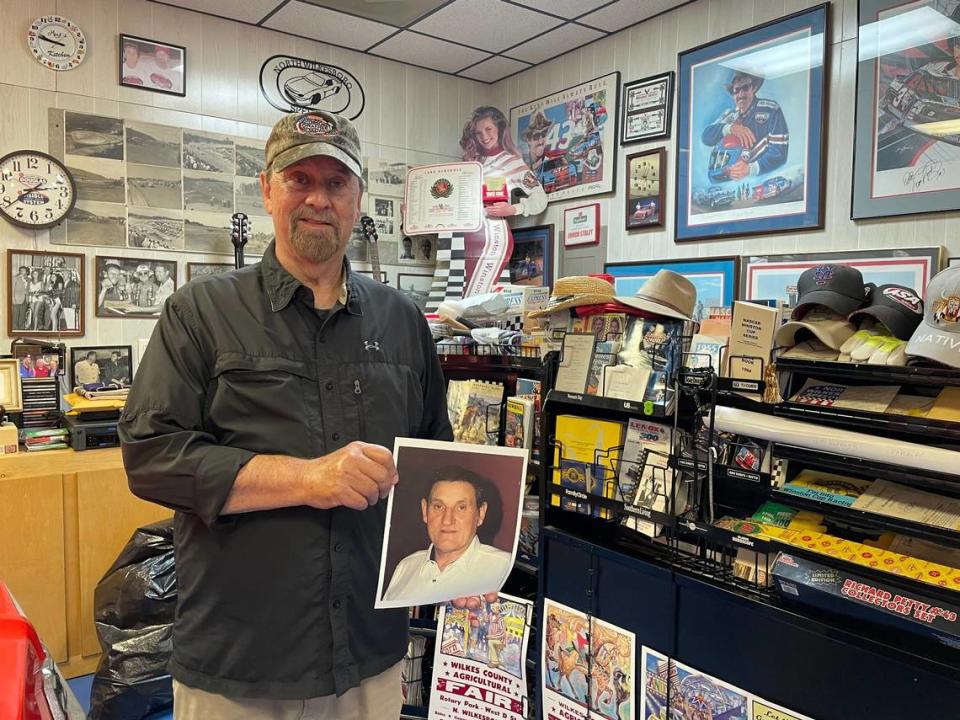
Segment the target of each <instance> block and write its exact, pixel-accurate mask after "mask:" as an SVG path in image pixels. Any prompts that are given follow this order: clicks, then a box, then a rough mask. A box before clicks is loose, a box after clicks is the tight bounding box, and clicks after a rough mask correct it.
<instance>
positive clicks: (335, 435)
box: [331, 432, 340, 440]
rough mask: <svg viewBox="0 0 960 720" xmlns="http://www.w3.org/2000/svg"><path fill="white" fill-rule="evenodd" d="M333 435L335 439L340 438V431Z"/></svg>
mask: <svg viewBox="0 0 960 720" xmlns="http://www.w3.org/2000/svg"><path fill="white" fill-rule="evenodd" d="M331 437H332V438H333V439H334V440H339V439H340V433H336V432H335V433H334V434H333V435H331Z"/></svg>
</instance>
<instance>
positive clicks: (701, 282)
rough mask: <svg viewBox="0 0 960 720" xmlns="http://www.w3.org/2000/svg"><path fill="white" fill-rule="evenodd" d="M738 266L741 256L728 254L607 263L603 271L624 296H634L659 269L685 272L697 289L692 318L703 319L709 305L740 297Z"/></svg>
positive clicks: (726, 304) (620, 294)
mask: <svg viewBox="0 0 960 720" xmlns="http://www.w3.org/2000/svg"><path fill="white" fill-rule="evenodd" d="M739 268H740V258H739V257H736V256H728V257H710V258H695V259H691V260H667V261H660V260H650V261H639V262H620V263H607V264H605V265H604V266H603V271H604V272H605V273H608V274H609V275H612V276H613V287H614V288H615V290H616V293H617V295H619V296H621V297H622V296H630V295H634V294H635V293H636V292H637V291H638V290H639V289H640V288H641V287H642V286H643V284H644V283H645V282H646V281H647V280H649V279H650V278H652V277H653V276H654V275H656V274H657V271H658V270H663V269H666V270H672V271H673V272H675V273H679V274H680V275H683V276H684V277H685V278H687V279H688V280H689V281H690V282H692V283H693V285H694V287H695V288H696V289H697V304H696V308H695V309H694V313H693V320H695V321H697V322H700V321H701V320H703V319H704V317H706V315H707V312H708V310H709V308H712V307H721V306H723V307H730V306H731V305H732V304H733V301H734V300H736V299H737V298H738V297H739V277H740V276H739Z"/></svg>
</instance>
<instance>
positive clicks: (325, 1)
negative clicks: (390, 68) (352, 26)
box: [303, 0, 446, 27]
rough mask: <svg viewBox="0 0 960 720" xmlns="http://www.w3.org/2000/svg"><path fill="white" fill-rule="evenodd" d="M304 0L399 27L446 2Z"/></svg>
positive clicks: (434, 0) (413, 0)
mask: <svg viewBox="0 0 960 720" xmlns="http://www.w3.org/2000/svg"><path fill="white" fill-rule="evenodd" d="M303 1H304V2H308V3H310V4H311V5H320V6H321V7H326V8H330V9H331V10H341V11H343V12H345V13H347V14H348V15H359V16H360V17H365V18H369V19H370V20H378V21H379V22H384V23H387V24H388V25H396V26H397V27H406V26H407V25H409V24H410V23H412V22H413V21H414V20H416V19H417V18H418V17H423V16H424V15H426V14H427V13H428V12H430V11H431V10H433V9H435V8H437V7H439V6H440V5H443V4H444V3H445V2H446V0H403V2H393V1H392V0H389V1H387V2H384V0H360V1H358V0H303Z"/></svg>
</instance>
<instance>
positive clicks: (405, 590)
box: [383, 466, 513, 605]
mask: <svg viewBox="0 0 960 720" xmlns="http://www.w3.org/2000/svg"><path fill="white" fill-rule="evenodd" d="M493 491H495V490H494V488H493V484H492V483H491V482H490V481H489V480H487V479H486V478H484V477H482V476H480V475H478V474H477V473H474V472H471V471H469V470H466V469H464V468H461V467H456V466H454V467H447V468H443V469H441V470H438V471H437V472H436V473H435V474H434V479H433V483H432V484H431V485H430V489H429V491H428V493H427V497H424V498H423V499H422V500H421V501H420V511H421V513H422V515H423V522H424V524H425V525H426V526H427V535H428V536H429V537H430V547H428V548H427V549H426V550H418V551H417V552H415V553H412V554H410V555H408V556H407V557H405V558H404V559H403V560H401V561H400V563H399V564H398V565H397V569H396V570H395V571H394V573H393V577H392V579H391V580H390V585H389V586H388V587H387V590H386V592H385V593H384V595H383V599H384V600H385V601H404V602H406V603H408V604H410V605H425V604H429V603H438V602H445V601H447V600H453V599H454V598H459V597H464V596H468V595H479V594H482V593H488V592H493V591H497V590H499V589H500V586H501V585H502V584H503V582H504V580H506V578H507V575H508V574H509V573H510V569H511V567H512V564H513V557H512V555H511V554H510V553H508V552H504V551H503V550H500V549H498V548H496V547H493V546H492V545H485V544H484V543H481V542H480V539H479V538H478V537H477V529H478V528H479V527H480V526H481V525H483V522H484V520H485V519H486V516H487V509H488V501H487V495H488V493H489V492H493Z"/></svg>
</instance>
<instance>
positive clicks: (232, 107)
mask: <svg viewBox="0 0 960 720" xmlns="http://www.w3.org/2000/svg"><path fill="white" fill-rule="evenodd" d="M55 12H56V13H59V14H61V15H64V16H66V17H68V18H70V19H71V20H73V21H74V22H76V23H78V24H79V25H80V27H81V28H82V29H83V31H84V33H85V34H86V37H87V40H88V42H89V50H88V53H87V58H86V59H85V60H84V62H83V64H82V65H81V66H80V67H78V68H77V69H75V70H72V71H69V72H62V73H56V72H53V71H51V70H47V69H46V68H44V67H42V66H41V65H40V64H39V63H38V62H36V60H34V59H33V56H32V55H31V54H30V51H29V49H28V48H27V43H26V34H27V28H28V27H29V25H30V23H31V22H32V21H33V20H34V19H35V18H37V17H38V16H40V15H43V14H48V13H55ZM0 17H2V18H3V21H2V22H0V59H2V64H3V67H4V73H3V75H2V77H0V155H4V154H6V153H8V152H11V151H12V150H17V149H22V148H34V149H40V150H44V151H45V150H47V146H48V138H47V109H48V108H50V107H57V108H64V109H68V110H75V111H78V112H85V113H95V114H99V115H109V116H114V117H121V118H125V119H131V120H142V121H147V122H155V123H162V124H165V125H173V126H177V127H184V128H189V129H202V130H209V131H213V132H222V133H227V134H231V135H238V136H241V137H251V138H261V139H265V138H266V137H267V136H268V135H269V133H270V128H271V126H272V125H273V123H274V122H276V120H277V119H278V118H279V117H280V113H279V112H278V111H277V110H275V109H274V108H273V107H271V106H270V105H269V104H268V103H267V101H266V100H265V99H264V97H263V96H262V94H261V92H260V87H259V75H260V66H261V65H262V64H263V61H264V60H266V59H267V58H269V57H270V56H271V55H277V54H289V55H295V56H299V57H305V58H311V59H314V60H319V61H321V62H329V63H332V64H334V65H339V66H340V67H343V68H345V69H347V70H349V71H350V72H352V73H353V74H354V75H355V76H356V77H357V78H358V80H359V81H360V83H361V85H362V86H363V89H364V92H365V93H366V101H367V104H366V108H365V109H364V111H363V113H362V114H361V115H360V117H359V118H358V119H357V126H358V129H359V131H360V136H361V138H362V139H363V141H364V147H363V150H364V154H366V155H369V156H372V157H383V158H387V159H390V160H396V161H405V162H408V163H411V164H427V163H431V162H439V161H442V160H445V159H450V158H459V155H460V147H459V144H458V143H459V139H460V130H461V128H462V126H463V122H464V120H465V118H467V117H468V116H469V115H470V112H471V111H472V110H473V108H474V107H476V106H477V105H479V104H483V103H486V102H488V101H489V98H490V97H491V96H492V93H493V88H492V86H490V85H485V84H483V83H477V82H474V81H471V80H461V79H458V78H453V77H450V76H448V75H443V74H440V73H434V72H430V71H428V70H422V69H420V68H415V67H411V66H407V65H402V64H400V63H396V62H392V61H389V60H381V59H378V58H374V57H372V56H368V55H363V54H362V53H357V52H352V51H349V50H343V49H340V48H335V47H331V46H329V45H324V44H322V43H318V42H312V41H310V40H304V39H301V38H295V37H291V36H289V35H284V34H282V33H278V32H275V31H272V30H266V29H261V28H257V27H253V26H249V25H243V24H241V23H237V22H232V21H228V20H223V19H220V18H215V17H211V16H206V15H201V14H198V13H194V12H190V11H187V10H182V9H179V8H175V7H171V6H167V5H160V4H157V3H152V2H147V1H146V0H0ZM120 32H123V33H127V34H130V35H138V36H141V37H145V38H150V39H152V40H157V41H160V42H169V43H172V44H176V45H183V46H185V47H186V48H187V94H186V97H182V98H181V97H176V96H172V95H163V94H160V93H153V92H148V91H143V90H136V89H132V88H125V87H120V86H119V84H118V82H117V76H118V69H119V60H118V49H117V45H118V35H119V33H120ZM48 234H49V233H47V232H46V231H42V232H34V231H26V230H21V229H19V228H15V227H13V226H11V225H10V224H9V223H6V222H3V221H0V249H4V250H5V249H7V248H25V249H26V248H29V249H35V250H50V249H54V248H56V247H62V246H51V245H50V243H49V241H48ZM66 250H68V251H70V252H83V253H84V254H86V255H87V258H88V260H87V266H86V279H87V284H88V288H87V291H86V292H87V296H86V305H87V310H86V312H87V317H86V335H85V336H84V337H82V338H74V339H72V341H71V343H68V344H74V345H106V344H121V343H122V344H129V345H133V346H134V347H136V346H137V339H139V338H148V337H149V336H150V333H151V332H152V330H153V326H154V325H155V324H156V323H155V321H153V320H114V319H99V318H96V317H94V314H93V312H94V308H93V300H94V298H93V292H94V291H93V286H92V283H93V278H94V275H93V256H94V255H97V254H101V255H103V254H110V255H113V254H115V253H114V249H113V248H96V247H70V248H68V249H66ZM119 254H123V255H128V256H137V257H156V258H160V259H171V258H173V257H176V259H177V260H178V262H179V264H180V270H179V278H178V282H180V283H182V282H185V281H186V263H187V262H232V257H227V256H223V255H218V256H213V255H210V256H205V255H202V254H198V253H176V254H174V253H164V252H150V251H141V250H132V249H130V250H126V251H121V252H120V253H119ZM2 260H3V272H4V273H5V272H6V258H5V257H3V258H2ZM360 267H364V266H363V265H361V266H360ZM385 269H386V270H387V271H388V276H389V279H390V282H391V284H393V285H395V284H396V273H397V270H398V268H397V267H385ZM410 271H412V272H422V271H423V269H415V268H404V269H402V270H401V272H410ZM6 286H7V280H6V279H5V278H4V279H3V280H0V297H2V302H3V303H6V301H7V298H6V293H7V287H6ZM5 308H6V306H5V305H3V306H2V307H0V309H2V312H0V345H4V344H5V343H6V342H9V340H5V339H4V338H6V337H7V327H6V311H5Z"/></svg>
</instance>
